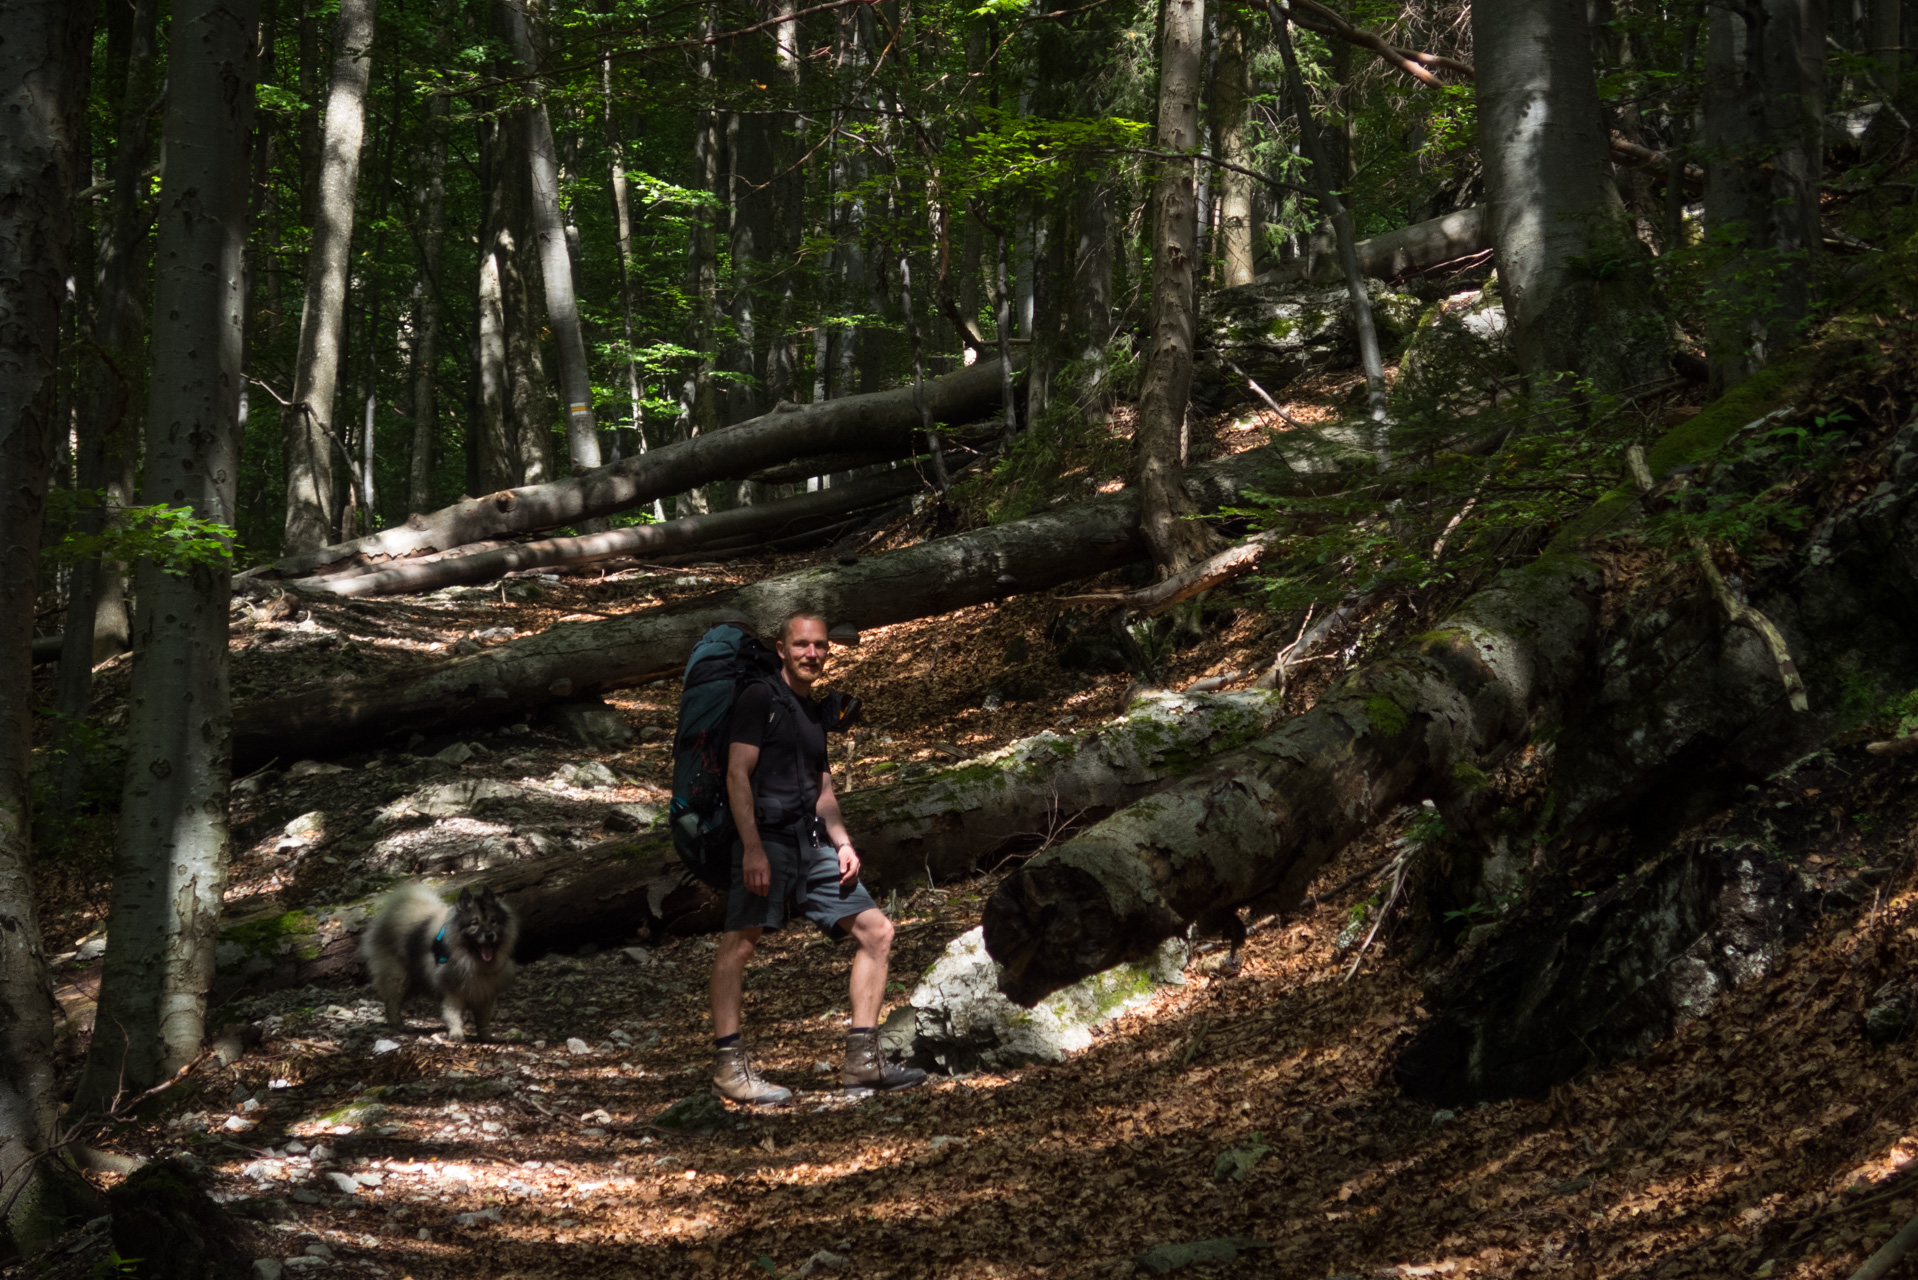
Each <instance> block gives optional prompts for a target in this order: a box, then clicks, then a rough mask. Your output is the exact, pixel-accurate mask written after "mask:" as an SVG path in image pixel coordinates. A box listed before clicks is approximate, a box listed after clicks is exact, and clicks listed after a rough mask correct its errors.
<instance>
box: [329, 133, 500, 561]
mask: <svg viewBox="0 0 1918 1280" xmlns="http://www.w3.org/2000/svg"><path fill="white" fill-rule="evenodd" d="M499 133H500V125H499V123H498V121H494V122H492V123H490V124H488V123H485V122H482V123H481V125H480V144H479V155H480V165H479V169H480V198H481V203H482V206H483V209H484V213H483V215H482V218H481V222H480V244H479V269H478V272H477V273H476V275H475V279H474V290H475V301H474V323H475V329H476V337H475V339H474V344H473V348H474V349H473V363H474V369H473V425H472V427H471V428H470V431H471V434H470V436H469V438H468V440H467V448H468V450H469V451H470V454H471V464H472V469H473V471H474V480H475V481H476V482H477V483H476V484H475V485H474V490H475V491H476V492H479V493H494V492H497V491H499V490H502V489H510V488H512V487H513V486H514V485H516V484H518V483H519V482H520V466H519V446H518V444H517V442H516V441H515V440H514V438H513V431H512V415H511V412H510V410H509V404H510V402H511V398H512V393H511V390H510V389H509V387H508V385H507V383H508V378H507V373H506V296H505V286H504V284H503V283H502V281H501V270H500V260H501V258H502V257H503V256H505V255H507V254H509V253H511V252H512V249H511V243H512V237H511V234H510V232H508V231H507V229H506V204H507V202H506V192H505V190H504V187H503V183H504V182H505V181H506V178H505V175H504V174H502V173H501V172H500V169H501V165H500V159H501V157H500V150H501V148H500V147H499V146H498V144H497V143H496V141H495V139H496V137H497V136H498V134H499ZM414 514H415V515H419V514H420V513H418V512H416V513H414ZM408 524H409V527H410V525H411V521H409V522H408ZM391 532H392V531H390V530H389V531H388V533H389V534H390V533H391ZM382 536H384V535H382ZM325 554H326V552H324V551H322V552H321V553H320V555H322V556H324V555H325ZM319 563H324V561H323V560H322V561H319Z"/></svg>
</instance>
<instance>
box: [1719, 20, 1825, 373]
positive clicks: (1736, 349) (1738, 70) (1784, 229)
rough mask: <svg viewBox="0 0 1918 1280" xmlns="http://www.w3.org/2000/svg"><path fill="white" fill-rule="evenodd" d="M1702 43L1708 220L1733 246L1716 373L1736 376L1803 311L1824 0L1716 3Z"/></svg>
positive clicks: (1816, 173)
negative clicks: (1733, 6) (1719, 5)
mask: <svg viewBox="0 0 1918 1280" xmlns="http://www.w3.org/2000/svg"><path fill="white" fill-rule="evenodd" d="M1708 22H1709V26H1708V28H1707V35H1706V44H1705V137H1704V142H1705V155H1706V161H1705V226H1706V230H1707V232H1708V233H1709V234H1711V235H1713V236H1714V237H1715V238H1716V239H1717V240H1718V242H1719V243H1720V244H1721V245H1723V246H1724V247H1725V248H1726V250H1727V252H1729V253H1730V254H1731V260H1730V261H1729V262H1727V264H1726V265H1725V267H1724V268H1723V269H1722V271H1721V272H1720V278H1719V292H1720V295H1721V301H1720V303H1719V306H1718V308H1717V311H1718V315H1717V316H1716V319H1715V323H1714V325H1713V331H1712V334H1711V348H1712V351H1711V356H1712V377H1713V382H1714V383H1715V384H1717V385H1718V386H1719V387H1720V388H1724V387H1729V386H1733V385H1736V384H1737V383H1739V382H1741V381H1743V380H1744V379H1745V378H1746V377H1749V376H1750V375H1751V374H1752V373H1754V372H1756V371H1757V370H1758V369H1759V368H1761V367H1763V365H1764V364H1765V362H1766V361H1767V360H1768V359H1770V357H1772V356H1773V355H1775V354H1777V353H1778V352H1779V351H1782V350H1783V349H1784V348H1785V347H1787V346H1789V345H1790V344H1791V343H1792V342H1793V341H1794V339H1795V338H1796V336H1797V334H1798V331H1799V329H1800V327H1801V326H1802V325H1803V324H1804V322H1805V320H1806V318H1807V317H1808V316H1809V314H1810V312H1811V281H1812V275H1813V266H1814V263H1815V260H1816V257H1817V254H1818V248H1819V244H1820V240H1821V235H1820V229H1819V223H1818V182H1819V177H1820V173H1821V167H1822V165H1823V162H1824V150H1823V146H1824V144H1823V120H1824V95H1825V82H1824V66H1825V57H1824V55H1825V7H1824V3H1823V0H1754V2H1753V3H1751V4H1749V5H1746V6H1743V7H1742V8H1740V9H1738V10H1737V11H1734V10H1732V9H1729V8H1725V9H1720V8H1714V9H1712V10H1711V12H1710V17H1709V19H1708Z"/></svg>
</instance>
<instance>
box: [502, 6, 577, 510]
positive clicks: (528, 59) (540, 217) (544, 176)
mask: <svg viewBox="0 0 1918 1280" xmlns="http://www.w3.org/2000/svg"><path fill="white" fill-rule="evenodd" d="M530 7H531V6H530V5H529V4H528V3H527V0H497V2H496V3H495V5H494V13H495V15H496V18H497V21H498V22H499V25H500V29H501V31H502V32H503V33H504V34H505V36H506V40H507V43H508V44H509V45H510V46H511V47H512V50H513V57H514V59H515V60H516V61H517V62H518V63H519V73H520V74H521V75H522V76H535V75H537V74H538V71H539V66H540V56H539V48H538V45H537V43H536V41H535V39H534V32H533V18H532V17H531V15H530V14H529V12H528V10H529V8H530ZM534 86H535V92H536V93H538V96H536V97H535V98H534V100H533V102H532V104H531V105H530V106H528V107H526V108H525V109H524V110H523V111H522V112H521V113H520V117H519V119H520V126H521V128H522V129H524V131H525V135H524V137H525V141H524V146H525V160H526V172H527V181H528V191H529V193H530V195H531V204H532V210H531V212H532V228H533V235H534V237H535V238H536V241H537V244H538V249H539V266H540V278H541V280H542V281H543V282H544V284H545V286H546V318H547V321H548V322H549V323H550V324H551V325H552V327H553V344H554V346H555V347H556V348H557V350H558V353H559V390H560V395H561V397H562V403H563V404H564V406H565V409H566V446H567V452H568V454H569V456H570V457H571V459H572V464H573V474H575V475H579V474H581V473H583V472H587V471H591V470H592V469H593V468H594V467H597V466H598V465H599V431H598V428H597V426H596V425H595V423H594V419H593V382H592V375H591V372H590V370H589V369H588V367H587V363H586V338H585V334H584V331H583V330H582V329H581V327H580V322H579V292H578V289H577V288H576V287H575V285H574V281H573V263H572V258H571V257H570V256H569V255H568V253H567V251H566V224H565V220H564V219H563V218H562V217H561V216H560V208H559V158H558V153H557V152H556V151H555V150H554V147H553V122H552V119H551V117H549V116H548V115H547V111H546V99H545V96H544V94H543V93H542V92H539V89H538V82H537V81H534Z"/></svg>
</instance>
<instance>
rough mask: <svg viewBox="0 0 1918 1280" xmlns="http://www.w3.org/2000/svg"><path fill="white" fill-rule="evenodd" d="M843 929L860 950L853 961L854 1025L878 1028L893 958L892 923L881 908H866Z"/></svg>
mask: <svg viewBox="0 0 1918 1280" xmlns="http://www.w3.org/2000/svg"><path fill="white" fill-rule="evenodd" d="M839 926H840V928H842V929H844V930H845V931H846V932H847V933H849V934H851V935H852V939H853V941H854V942H856V943H858V944H859V950H858V952H857V953H855V954H854V955H853V958H852V1025H853V1026H855V1027H876V1026H878V1025H879V1008H880V1006H881V1005H883V1004H884V1003H885V1001H886V963H887V961H888V960H889V959H890V958H891V956H892V921H890V920H888V919H886V913H885V912H883V911H881V910H880V909H879V908H878V907H867V908H866V909H865V910H864V911H861V912H860V913H859V914H858V915H856V916H854V917H853V918H852V919H850V920H841V921H840V922H839Z"/></svg>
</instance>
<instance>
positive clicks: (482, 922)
mask: <svg viewBox="0 0 1918 1280" xmlns="http://www.w3.org/2000/svg"><path fill="white" fill-rule="evenodd" d="M506 929H507V916H506V904H505V903H503V902H501V901H500V900H499V898H498V897H497V896H496V895H495V894H494V893H493V890H492V889H491V888H490V887H488V888H485V889H481V890H480V891H479V893H478V894H477V895H475V894H474V893H473V891H472V890H471V889H461V890H460V899H459V903H458V905H456V906H455V907H454V909H453V932H454V933H456V934H458V935H459V938H460V941H461V943H462V944H463V945H464V946H465V947H466V949H467V950H468V951H471V952H472V953H473V954H474V955H476V956H478V957H479V960H480V963H481V964H492V963H493V961H494V960H495V959H496V958H498V957H499V951H500V948H501V947H502V946H504V945H505V941H506Z"/></svg>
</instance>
